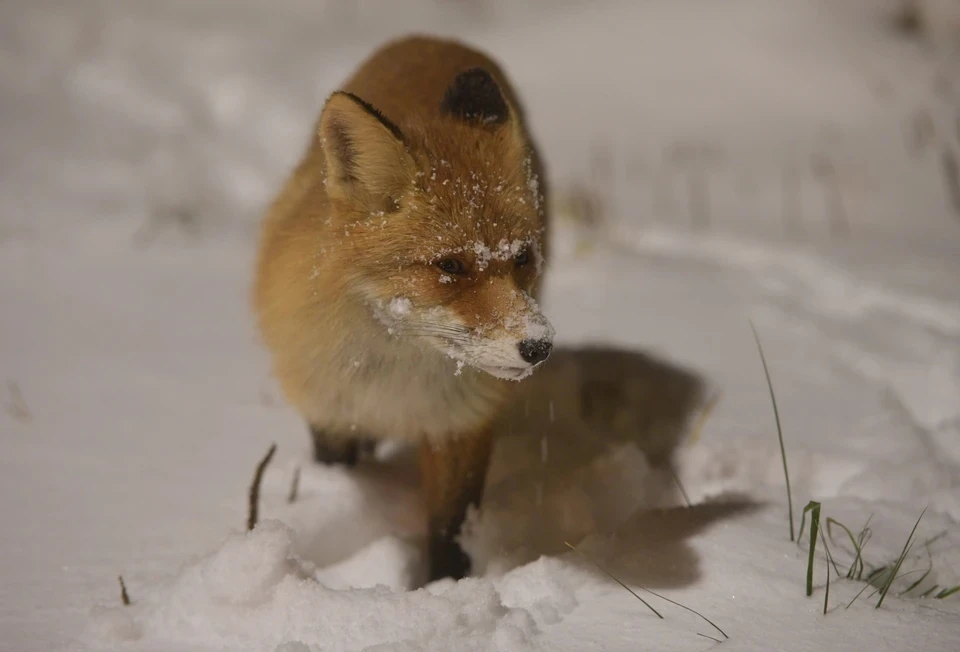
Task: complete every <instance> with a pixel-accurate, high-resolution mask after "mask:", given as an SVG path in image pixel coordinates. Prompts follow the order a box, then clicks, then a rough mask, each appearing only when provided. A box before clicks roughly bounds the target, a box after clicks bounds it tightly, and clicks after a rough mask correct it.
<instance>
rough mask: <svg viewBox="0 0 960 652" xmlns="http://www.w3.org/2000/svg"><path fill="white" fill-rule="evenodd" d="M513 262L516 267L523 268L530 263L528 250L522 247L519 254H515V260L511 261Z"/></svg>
mask: <svg viewBox="0 0 960 652" xmlns="http://www.w3.org/2000/svg"><path fill="white" fill-rule="evenodd" d="M513 262H514V263H515V264H516V266H517V267H523V266H524V265H526V264H527V263H529V262H530V250H529V249H527V248H526V247H524V248H523V249H521V250H520V253H518V254H517V256H516V258H514V259H513Z"/></svg>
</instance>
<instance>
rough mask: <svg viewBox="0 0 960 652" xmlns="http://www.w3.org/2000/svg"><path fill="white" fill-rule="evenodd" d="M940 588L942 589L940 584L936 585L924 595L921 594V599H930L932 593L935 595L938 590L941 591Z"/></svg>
mask: <svg viewBox="0 0 960 652" xmlns="http://www.w3.org/2000/svg"><path fill="white" fill-rule="evenodd" d="M939 588H940V585H939V584H934V585H933V586H931V587H930V588H929V589H927V590H926V591H924V592H923V593H921V594H920V597H921V598H926V597H929V595H930V594H931V593H933V592H934V591H936V590H937V589H939Z"/></svg>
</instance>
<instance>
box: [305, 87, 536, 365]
mask: <svg viewBox="0 0 960 652" xmlns="http://www.w3.org/2000/svg"><path fill="white" fill-rule="evenodd" d="M436 103H437V104H436V109H438V110H434V111H431V112H430V115H429V116H418V115H413V116H408V117H407V118H406V119H405V120H404V121H403V123H402V125H398V124H396V123H394V122H392V121H391V120H390V119H389V118H387V117H386V116H384V115H383V114H381V113H380V112H379V111H378V110H377V109H376V108H375V107H373V106H371V105H370V104H368V103H367V102H366V101H364V100H363V99H362V98H360V97H357V96H356V95H353V94H350V93H346V92H338V93H335V94H333V95H332V96H331V97H330V98H329V99H328V100H327V103H326V105H325V107H324V110H323V113H322V114H321V118H320V123H319V136H320V146H321V147H322V150H323V158H324V165H325V174H326V176H325V181H324V183H325V188H326V194H327V197H328V198H329V202H330V208H331V210H330V215H331V217H329V220H328V223H327V224H328V227H329V229H330V230H329V233H331V234H332V235H331V237H330V238H329V239H328V240H327V242H326V243H325V244H324V246H325V247H326V249H327V251H326V252H325V253H324V252H321V255H326V256H333V257H335V258H336V260H337V263H338V264H337V273H338V274H340V275H342V277H343V280H344V285H343V287H345V288H347V289H348V291H349V292H351V293H356V294H357V295H358V296H359V298H361V299H362V300H363V302H364V303H365V304H366V305H368V306H370V309H371V310H372V311H373V313H374V315H375V316H377V317H378V318H379V320H380V321H381V322H382V323H383V326H384V328H386V329H387V330H388V331H389V332H390V333H391V334H392V335H394V336H396V337H399V338H408V339H412V340H416V341H419V342H421V343H423V344H425V345H427V346H430V347H434V348H436V349H438V350H440V351H442V352H444V353H446V354H447V355H449V356H451V357H453V358H455V359H456V360H458V361H459V362H460V363H462V364H468V365H470V366H472V367H475V368H477V369H480V370H483V371H485V372H487V373H490V374H492V375H494V376H497V377H499V378H504V379H512V380H519V379H521V378H523V377H525V376H527V375H528V374H529V373H530V372H531V371H532V370H533V368H534V367H535V366H536V365H538V364H539V363H541V362H543V361H544V360H545V359H546V358H547V356H548V355H549V354H550V350H551V347H552V340H553V329H552V327H551V326H550V323H549V322H548V320H547V319H546V317H544V315H543V314H542V312H541V311H540V308H539V307H538V306H537V303H536V301H535V296H536V293H537V288H538V285H539V277H540V273H541V269H542V266H543V262H544V244H545V243H544V242H543V238H544V236H545V233H544V199H543V195H542V193H541V189H540V187H539V179H538V177H537V174H536V173H537V170H536V164H535V163H534V158H533V152H532V148H531V145H530V143H529V141H528V139H527V136H526V132H525V130H524V128H523V126H522V124H521V118H520V116H519V114H518V113H517V111H516V109H515V107H513V106H511V104H510V102H509V101H508V99H507V98H506V97H505V95H504V94H503V92H502V90H501V88H500V87H499V85H498V84H497V82H496V81H495V80H494V78H493V77H492V76H491V75H490V74H489V73H488V72H487V71H485V70H483V69H479V68H474V69H470V70H467V71H464V72H462V73H460V74H459V75H457V76H456V77H455V78H454V79H453V80H452V82H451V83H450V85H449V87H448V88H447V90H446V92H445V93H444V95H443V97H438V98H436ZM320 219H326V216H325V217H324V218H320Z"/></svg>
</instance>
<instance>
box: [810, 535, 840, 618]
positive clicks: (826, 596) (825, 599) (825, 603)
mask: <svg viewBox="0 0 960 652" xmlns="http://www.w3.org/2000/svg"><path fill="white" fill-rule="evenodd" d="M811 522H812V521H811ZM820 541H821V543H823V549H824V551H825V552H826V554H827V561H828V562H830V564H833V555H831V554H830V548H828V547H827V540H826V539H824V538H823V530H822V529H821V530H820ZM830 564H827V588H826V590H825V592H824V594H823V615H824V616H826V615H827V607H828V605H829V604H830ZM833 570H834V571H836V573H837V577H840V571H839V570H837V565H836V564H833Z"/></svg>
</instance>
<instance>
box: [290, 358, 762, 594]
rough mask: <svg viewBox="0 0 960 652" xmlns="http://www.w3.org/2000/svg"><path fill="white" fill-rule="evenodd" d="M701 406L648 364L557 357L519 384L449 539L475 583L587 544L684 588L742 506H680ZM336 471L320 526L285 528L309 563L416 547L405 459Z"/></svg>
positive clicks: (675, 368)
mask: <svg viewBox="0 0 960 652" xmlns="http://www.w3.org/2000/svg"><path fill="white" fill-rule="evenodd" d="M707 399H708V386H707V383H706V382H705V381H704V379H703V378H702V377H701V376H699V375H698V374H696V373H694V372H692V371H690V370H688V369H684V368H682V367H680V366H679V365H677V364H674V363H673V362H670V361H667V360H664V359H660V358H657V357H654V356H653V355H650V354H647V353H643V352H639V351H632V350H627V349H620V348H613V347H606V346H604V347H601V346H586V347H578V348H569V347H567V348H563V347H558V348H557V349H556V350H555V351H554V353H553V354H552V355H551V358H550V360H549V361H548V362H547V363H546V364H544V365H543V368H542V369H541V370H539V371H538V372H537V373H535V374H534V375H533V376H531V377H530V378H529V379H528V380H526V381H524V382H522V383H520V384H519V385H518V391H517V395H516V399H515V400H514V401H513V402H512V404H511V406H510V408H509V409H508V410H507V411H505V413H504V414H503V415H502V416H501V418H500V419H499V421H498V422H497V423H496V425H495V430H496V435H497V444H496V447H495V449H494V454H493V460H492V463H491V466H490V470H489V472H488V475H487V483H486V489H485V492H484V499H483V505H482V508H481V509H479V510H472V511H471V512H470V513H469V514H468V518H467V521H466V523H465V524H464V530H463V533H462V537H461V540H462V545H463V547H464V549H465V550H466V551H467V553H468V554H469V555H470V557H471V560H472V563H473V574H474V575H487V576H491V575H499V574H502V573H505V572H507V571H509V570H510V569H512V568H515V567H517V566H519V565H523V564H525V563H527V562H530V561H533V560H535V559H537V558H538V557H540V556H542V555H551V556H553V555H559V554H564V553H568V552H570V550H569V548H568V547H567V545H566V544H567V543H571V544H574V545H577V544H579V543H580V542H583V541H587V540H589V541H590V542H595V541H597V540H598V536H599V540H611V541H613V540H615V541H616V542H617V543H616V546H615V547H616V550H615V551H613V553H612V556H613V557H614V558H615V562H614V563H615V566H616V572H618V573H620V575H618V576H619V577H621V579H623V580H624V581H628V580H632V581H634V582H637V583H642V584H643V585H645V586H649V587H651V588H654V587H668V586H682V585H685V584H689V583H691V582H694V581H696V579H697V578H698V577H699V567H698V560H697V556H696V553H695V551H694V550H693V549H692V548H691V547H690V546H689V545H687V544H686V541H687V540H688V539H689V538H690V537H692V536H694V535H695V534H696V533H698V532H700V531H702V530H703V529H704V528H706V527H709V525H710V524H711V523H713V522H715V521H717V520H719V519H722V518H726V517H729V516H730V515H732V514H734V513H736V512H737V511H739V510H741V509H744V508H747V507H748V504H747V503H746V502H744V501H732V502H731V501H727V502H725V503H723V504H720V505H700V506H696V507H693V508H685V507H681V506H682V505H683V504H684V502H683V496H682V494H681V492H680V489H679V485H678V483H677V480H676V475H675V474H674V472H673V468H672V464H673V458H674V455H675V452H676V451H677V449H678V448H679V447H680V446H682V445H683V444H684V442H685V441H686V440H687V438H688V433H690V432H691V425H692V423H693V421H694V420H695V418H696V417H697V415H698V413H700V412H702V411H703V410H704V409H705V406H706V404H707ZM329 472H330V471H329V470H327V469H317V473H319V474H324V473H329ZM336 473H349V477H350V478H351V482H352V486H351V489H350V491H351V492H352V494H351V495H352V496H353V499H352V500H351V502H350V504H348V505H339V506H337V505H331V504H330V501H327V502H326V503H325V507H324V509H321V510H319V511H321V512H323V514H317V513H315V516H319V518H314V519H310V521H309V525H308V526H306V527H305V529H301V528H300V527H297V528H296V529H297V530H298V532H299V533H300V537H299V538H300V540H301V542H302V544H301V546H299V547H300V548H301V550H302V554H304V556H305V557H307V558H308V559H310V560H311V561H313V562H314V563H316V564H317V565H318V566H320V567H323V566H332V565H336V564H342V563H345V562H346V561H348V559H347V558H348V557H349V555H350V554H352V553H353V552H355V551H357V550H360V549H361V548H363V547H365V546H367V545H370V544H373V543H374V542H375V541H376V540H377V539H378V538H382V537H384V536H399V537H403V538H406V540H408V541H411V542H413V543H414V544H415V545H414V546H413V547H415V548H417V547H418V546H417V545H416V544H418V543H419V542H420V540H421V539H422V538H423V536H424V532H423V528H422V526H421V525H420V524H422V523H423V522H424V521H425V519H424V517H423V514H424V509H423V505H422V502H421V497H420V494H419V490H418V481H419V476H418V471H417V455H416V451H415V450H413V449H412V448H411V447H400V448H395V449H393V450H388V451H383V450H381V451H380V452H379V453H378V455H377V459H376V460H374V461H373V462H371V463H365V464H361V465H360V466H359V467H357V468H356V469H354V470H352V471H349V472H347V471H340V470H337V471H336ZM330 498H331V500H332V499H333V497H332V496H331V497H330ZM317 500H322V498H321V497H319V496H318V497H317ZM302 522H303V523H304V524H306V523H307V522H308V521H307V520H303V521H302ZM591 545H593V544H591ZM419 547H422V546H419ZM618 551H619V552H618ZM608 552H610V551H608ZM607 556H610V555H607ZM423 561H424V560H423V559H422V556H421V558H418V560H417V561H416V562H415V563H414V565H417V564H419V566H420V568H419V570H417V571H414V572H406V573H405V575H404V577H405V578H406V580H404V581H405V582H406V583H407V584H408V585H409V586H408V588H413V587H414V586H417V585H419V584H418V580H419V579H422V577H424V575H425V574H424V572H423V571H424V569H423V568H422V565H423Z"/></svg>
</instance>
